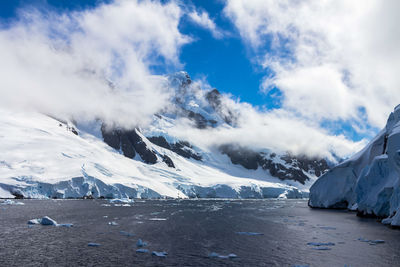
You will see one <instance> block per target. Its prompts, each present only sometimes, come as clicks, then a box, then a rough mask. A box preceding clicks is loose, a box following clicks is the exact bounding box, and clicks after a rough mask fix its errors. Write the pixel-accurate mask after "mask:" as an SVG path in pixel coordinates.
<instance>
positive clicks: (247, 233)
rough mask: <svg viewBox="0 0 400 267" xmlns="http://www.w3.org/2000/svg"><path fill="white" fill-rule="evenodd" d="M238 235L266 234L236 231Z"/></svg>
mask: <svg viewBox="0 0 400 267" xmlns="http://www.w3.org/2000/svg"><path fill="white" fill-rule="evenodd" d="M236 234H238V235H250V236H252V235H264V234H263V233H256V232H236Z"/></svg>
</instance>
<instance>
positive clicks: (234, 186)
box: [0, 110, 303, 199]
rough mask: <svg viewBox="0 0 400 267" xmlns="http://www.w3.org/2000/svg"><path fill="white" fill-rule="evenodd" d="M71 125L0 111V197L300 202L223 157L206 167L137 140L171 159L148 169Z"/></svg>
mask: <svg viewBox="0 0 400 267" xmlns="http://www.w3.org/2000/svg"><path fill="white" fill-rule="evenodd" d="M72 127H75V128H76V126H74V125H72V124H71V123H68V124H67V123H63V122H60V121H58V120H56V119H54V118H51V117H48V116H46V115H43V114H39V113H32V112H31V113H24V112H13V111H11V110H0V151H2V153H1V154H0V166H1V168H0V188H1V189H2V191H0V193H1V195H2V196H3V195H4V196H6V197H10V194H13V195H21V196H24V197H31V198H52V197H53V198H69V197H72V198H76V197H85V196H91V197H110V198H120V199H127V198H141V197H142V198H158V197H182V198H186V197H229V198H263V197H279V196H284V197H288V198H297V197H302V196H303V194H302V192H300V191H299V190H298V189H296V187H293V186H289V185H286V184H283V183H279V180H278V179H277V178H274V177H270V178H267V179H266V178H259V177H265V172H264V173H263V175H262V176H261V175H260V174H261V173H258V170H256V171H248V170H245V169H244V168H242V167H240V166H233V165H232V164H229V165H228V164H225V165H224V164H223V163H224V162H228V160H229V159H228V158H227V157H226V156H225V155H220V156H212V155H211V154H210V155H211V156H207V157H206V158H205V159H204V161H196V160H194V159H186V158H183V157H181V156H179V155H177V154H175V153H174V152H172V151H170V150H167V149H164V148H161V147H158V146H156V145H154V144H152V143H150V142H148V140H147V139H145V137H144V136H143V138H144V140H145V142H146V144H147V145H148V146H149V147H151V149H153V150H154V151H156V152H158V153H159V154H161V155H162V154H165V155H167V156H169V157H170V158H171V159H172V160H173V162H174V163H175V165H176V168H169V167H168V166H167V165H166V164H165V163H164V162H162V161H161V160H159V162H158V163H156V164H154V165H148V164H145V163H143V162H141V161H140V160H135V159H134V160H132V159H129V158H126V157H125V156H123V155H121V153H120V152H119V151H116V150H114V149H112V148H111V147H109V146H108V145H106V144H105V143H104V142H103V140H102V139H99V137H98V136H97V137H96V136H94V135H92V134H89V133H87V132H85V131H84V130H83V129H82V128H79V130H78V135H76V134H74V133H73V132H72ZM221 166H222V167H221ZM223 166H225V167H223ZM227 166H230V167H227ZM7 192H8V193H7Z"/></svg>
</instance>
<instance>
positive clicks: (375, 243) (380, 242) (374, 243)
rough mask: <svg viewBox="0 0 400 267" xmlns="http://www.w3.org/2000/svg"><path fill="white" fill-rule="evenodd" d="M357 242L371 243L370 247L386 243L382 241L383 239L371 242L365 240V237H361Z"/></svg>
mask: <svg viewBox="0 0 400 267" xmlns="http://www.w3.org/2000/svg"><path fill="white" fill-rule="evenodd" d="M357 240H358V241H360V242H365V243H369V244H370V245H377V244H383V243H385V240H381V239H376V240H369V239H365V238H363V237H360V238H358V239H357Z"/></svg>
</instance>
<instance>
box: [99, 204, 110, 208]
mask: <svg viewBox="0 0 400 267" xmlns="http://www.w3.org/2000/svg"><path fill="white" fill-rule="evenodd" d="M100 206H103V207H111V205H110V204H101V205H100Z"/></svg>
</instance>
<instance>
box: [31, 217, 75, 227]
mask: <svg viewBox="0 0 400 267" xmlns="http://www.w3.org/2000/svg"><path fill="white" fill-rule="evenodd" d="M28 224H29V225H35V224H41V225H53V226H59V227H73V226H74V225H73V224H72V223H61V224H58V223H57V222H56V221H55V220H53V219H52V218H50V217H48V216H44V217H43V218H40V219H31V220H29V221H28Z"/></svg>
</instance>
